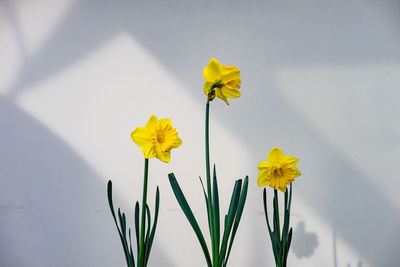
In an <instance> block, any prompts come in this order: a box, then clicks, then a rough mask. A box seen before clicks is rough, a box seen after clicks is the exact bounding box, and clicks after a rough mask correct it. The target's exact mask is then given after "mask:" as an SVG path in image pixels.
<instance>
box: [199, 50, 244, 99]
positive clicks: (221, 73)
mask: <svg viewBox="0 0 400 267" xmlns="http://www.w3.org/2000/svg"><path fill="white" fill-rule="evenodd" d="M203 75H204V78H205V82H204V94H206V95H208V96H209V101H211V100H213V99H214V97H215V96H216V97H218V98H221V99H222V100H223V101H225V103H226V104H227V105H229V102H228V97H229V98H237V97H239V96H240V95H241V94H240V91H239V88H240V85H241V79H240V71H239V69H238V68H237V67H236V66H225V65H222V64H220V63H219V62H218V60H216V59H215V58H212V59H211V60H210V62H209V63H208V66H207V67H205V68H204V69H203Z"/></svg>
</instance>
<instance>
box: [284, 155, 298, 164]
mask: <svg viewBox="0 0 400 267" xmlns="http://www.w3.org/2000/svg"><path fill="white" fill-rule="evenodd" d="M297 162H299V159H298V158H295V157H292V156H285V163H286V164H289V165H292V166H294V165H296V164H297Z"/></svg>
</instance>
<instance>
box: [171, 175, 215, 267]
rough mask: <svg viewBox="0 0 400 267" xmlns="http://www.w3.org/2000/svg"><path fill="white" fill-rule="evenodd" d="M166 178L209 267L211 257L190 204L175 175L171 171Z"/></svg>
mask: <svg viewBox="0 0 400 267" xmlns="http://www.w3.org/2000/svg"><path fill="white" fill-rule="evenodd" d="M168 178H169V182H170V184H171V187H172V190H173V191H174V194H175V197H176V200H177V201H178V203H179V205H180V206H181V209H182V211H183V213H184V214H185V216H186V218H187V219H188V221H189V223H190V225H191V226H192V228H193V230H194V232H195V234H196V236H197V239H198V240H199V242H200V246H201V248H202V249H203V253H204V256H205V258H206V261H207V265H208V266H209V267H211V266H212V264H211V259H210V253H209V251H208V247H207V244H206V241H205V240H204V236H203V234H202V232H201V230H200V227H199V224H198V223H197V221H196V218H195V217H194V215H193V212H192V210H191V209H190V206H189V204H188V203H187V201H186V198H185V195H184V194H183V192H182V190H181V188H180V186H179V184H178V181H177V180H176V178H175V175H174V174H173V173H170V174H168Z"/></svg>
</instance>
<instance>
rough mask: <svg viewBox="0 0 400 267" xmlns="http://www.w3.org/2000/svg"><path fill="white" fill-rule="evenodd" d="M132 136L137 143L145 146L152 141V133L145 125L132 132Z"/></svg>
mask: <svg viewBox="0 0 400 267" xmlns="http://www.w3.org/2000/svg"><path fill="white" fill-rule="evenodd" d="M131 138H132V140H133V142H135V144H137V145H138V146H140V147H143V146H144V145H145V144H146V143H148V142H150V134H149V132H148V131H147V129H146V128H145V127H138V128H136V129H135V130H134V131H133V132H132V133H131Z"/></svg>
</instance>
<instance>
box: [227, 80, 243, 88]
mask: <svg viewBox="0 0 400 267" xmlns="http://www.w3.org/2000/svg"><path fill="white" fill-rule="evenodd" d="M241 84H242V80H241V79H235V80H232V81H230V82H227V83H226V85H229V86H230V87H232V88H236V89H239V88H240V86H241Z"/></svg>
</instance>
